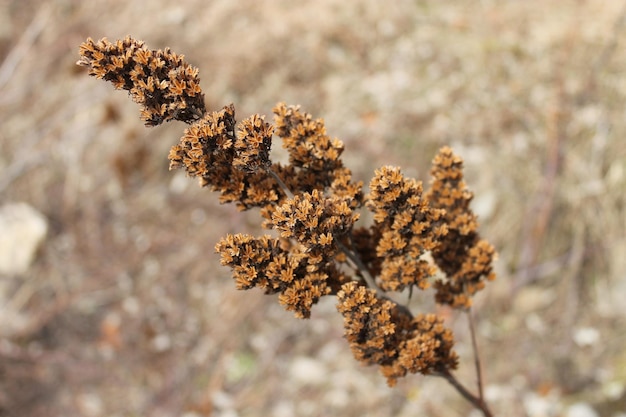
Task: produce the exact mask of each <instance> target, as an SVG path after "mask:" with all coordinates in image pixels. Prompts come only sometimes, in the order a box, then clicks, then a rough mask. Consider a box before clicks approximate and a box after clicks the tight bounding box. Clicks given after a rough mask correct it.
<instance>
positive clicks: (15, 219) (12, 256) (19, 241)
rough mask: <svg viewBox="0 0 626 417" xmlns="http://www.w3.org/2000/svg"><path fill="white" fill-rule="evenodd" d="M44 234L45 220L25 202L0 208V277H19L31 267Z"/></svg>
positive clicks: (46, 226) (45, 228)
mask: <svg viewBox="0 0 626 417" xmlns="http://www.w3.org/2000/svg"><path fill="white" fill-rule="evenodd" d="M47 231H48V222H47V221H46V218H45V217H44V216H43V215H42V214H41V213H39V212H38V211H37V210H35V209H34V208H32V207H31V206H29V205H28V204H26V203H11V204H5V205H3V206H1V207H0V274H7V275H19V274H23V273H24V272H26V270H27V269H28V267H29V266H30V265H31V264H32V262H33V260H34V258H35V253H36V252H37V248H38V247H39V245H40V244H41V242H42V241H43V239H44V237H45V236H46V232H47Z"/></svg>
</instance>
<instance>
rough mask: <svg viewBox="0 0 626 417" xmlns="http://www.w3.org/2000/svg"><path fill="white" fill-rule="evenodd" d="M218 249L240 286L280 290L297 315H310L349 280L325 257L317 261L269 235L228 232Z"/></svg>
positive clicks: (280, 297)
mask: <svg viewBox="0 0 626 417" xmlns="http://www.w3.org/2000/svg"><path fill="white" fill-rule="evenodd" d="M215 249H216V250H217V251H218V252H219V253H220V254H221V258H222V259H221V262H222V265H226V266H229V267H231V268H232V270H233V278H234V280H235V285H236V286H237V288H238V289H240V290H247V289H250V288H253V287H259V288H261V289H264V290H265V292H266V293H267V294H275V293H279V294H280V295H279V297H278V301H279V302H280V303H281V304H282V305H284V306H285V308H286V309H287V310H288V311H293V312H294V313H295V316H296V317H298V318H308V317H310V315H311V307H312V306H313V305H314V304H315V303H317V302H318V301H319V299H320V298H321V297H322V296H324V295H328V294H330V293H331V291H332V287H337V286H338V285H340V284H341V283H342V282H345V280H346V278H345V277H344V276H343V274H341V273H340V272H339V271H338V270H337V269H336V268H334V266H333V265H332V264H331V263H328V262H325V260H324V259H318V260H317V263H315V262H316V260H314V259H313V258H311V257H310V256H308V255H307V254H306V253H305V252H303V250H302V249H303V247H302V246H296V247H287V248H285V247H284V245H283V243H282V242H281V241H280V239H274V238H271V237H269V236H263V237H260V238H255V237H252V236H249V235H244V234H237V235H228V236H226V237H225V238H223V239H222V240H220V242H219V243H218V244H217V245H216V247H215Z"/></svg>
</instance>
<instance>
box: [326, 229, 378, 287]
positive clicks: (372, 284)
mask: <svg viewBox="0 0 626 417" xmlns="http://www.w3.org/2000/svg"><path fill="white" fill-rule="evenodd" d="M335 241H336V242H337V246H339V249H341V251H342V252H343V253H345V254H346V256H347V257H348V259H350V260H351V261H352V262H353V263H354V264H355V265H356V267H357V269H358V270H359V271H361V276H362V277H363V279H364V280H365V282H366V283H367V286H368V287H370V288H371V289H373V290H376V292H378V293H379V294H382V293H383V290H381V289H380V288H379V287H378V285H376V281H374V278H373V277H372V275H371V274H370V272H369V270H368V269H367V267H366V266H365V264H364V263H363V261H361V258H359V257H358V256H356V254H355V253H354V252H352V251H351V250H350V249H349V248H348V247H347V246H346V245H344V244H343V243H341V241H340V240H339V239H335Z"/></svg>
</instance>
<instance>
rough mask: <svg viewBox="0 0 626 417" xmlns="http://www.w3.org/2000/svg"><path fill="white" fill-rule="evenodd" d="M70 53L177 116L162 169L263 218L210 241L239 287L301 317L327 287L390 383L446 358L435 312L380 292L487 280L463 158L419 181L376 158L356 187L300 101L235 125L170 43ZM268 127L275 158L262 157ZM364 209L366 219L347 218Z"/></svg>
mask: <svg viewBox="0 0 626 417" xmlns="http://www.w3.org/2000/svg"><path fill="white" fill-rule="evenodd" d="M80 55H81V59H80V61H79V62H78V64H79V65H82V66H87V67H88V68H89V74H90V75H93V76H96V77H97V78H101V79H104V80H107V81H111V82H112V83H113V84H114V85H115V87H116V88H119V89H125V90H128V91H129V92H130V94H131V96H132V98H133V100H134V101H136V102H137V103H139V104H140V105H141V106H142V109H143V110H142V118H143V119H144V120H145V121H146V124H147V125H157V124H160V123H162V122H163V121H169V120H179V121H183V122H185V123H187V124H189V127H187V129H185V131H184V134H183V136H182V137H181V138H180V141H179V143H178V144H176V145H174V146H173V147H172V148H171V150H170V153H169V160H170V168H171V169H174V168H183V169H185V171H186V172H187V174H188V175H189V176H191V177H196V178H198V179H199V181H200V184H201V185H202V186H206V187H208V188H210V189H211V190H213V191H217V192H219V193H220V201H221V202H223V203H229V202H233V203H235V204H236V205H237V207H238V208H239V209H241V210H247V209H250V208H253V207H259V208H260V209H261V210H260V212H261V215H262V217H263V218H264V222H263V227H265V228H267V229H273V230H275V231H277V232H278V234H279V237H271V236H262V237H253V236H250V235H245V234H236V235H228V236H226V237H225V238H223V239H221V240H220V242H219V243H218V244H217V245H216V247H215V249H216V251H217V252H218V253H220V255H221V263H222V264H223V265H225V266H228V267H230V268H231V269H232V275H233V279H234V281H235V285H236V287H237V288H238V289H242V290H246V289H250V288H253V287H258V288H261V289H263V290H264V291H265V292H266V293H267V294H278V301H279V302H280V303H281V304H282V305H284V306H285V308H286V309H287V310H289V311H293V312H294V314H295V316H296V317H299V318H308V317H310V315H311V308H312V306H313V305H314V304H316V303H317V302H318V301H319V300H320V298H321V297H324V296H331V295H336V296H337V300H338V304H337V310H338V311H339V313H340V314H342V316H343V318H344V326H345V335H346V339H347V340H348V342H349V343H350V346H351V348H352V351H353V352H354V356H355V357H356V358H357V359H358V360H359V361H362V362H364V363H367V364H377V365H379V366H380V368H381V371H382V373H383V374H384V375H385V376H386V377H387V380H388V382H389V384H390V385H393V384H395V382H396V380H397V379H398V378H400V377H403V376H405V375H406V374H407V373H422V374H432V373H436V374H447V371H448V370H451V369H455V368H456V366H457V356H456V354H455V353H454V351H453V350H452V347H453V344H454V339H453V336H452V332H451V331H450V330H449V329H447V328H445V327H444V326H443V323H442V320H441V319H440V318H438V317H437V316H435V315H432V314H430V315H417V316H415V317H414V316H413V315H412V313H411V312H410V311H409V310H408V309H407V308H406V307H404V306H402V305H400V304H398V303H396V302H395V301H392V300H391V299H389V298H388V297H387V296H386V295H384V293H385V292H388V291H402V290H404V289H406V288H408V289H409V290H412V289H413V288H417V289H426V288H427V287H428V286H429V283H430V281H431V279H430V278H431V277H433V276H435V275H436V274H437V272H439V271H440V272H442V273H443V274H439V275H444V276H445V277H444V278H441V279H437V280H436V281H435V284H434V287H435V298H436V300H437V301H438V302H439V303H444V304H449V305H452V306H453V307H458V308H467V307H469V306H470V303H471V297H472V296H473V295H474V294H475V293H476V292H477V291H478V290H480V289H482V288H483V286H484V283H485V278H487V279H493V276H494V275H493V272H492V267H491V263H492V260H493V258H494V256H495V251H494V248H493V246H491V245H490V244H489V243H488V242H487V241H485V240H482V239H480V237H479V235H478V232H477V222H476V216H475V215H474V214H473V213H472V212H471V210H470V208H469V203H470V201H471V198H472V194H471V193H470V192H469V191H468V190H467V188H466V186H465V183H464V181H463V173H462V160H461V158H459V157H458V156H456V155H454V153H453V152H452V151H451V150H450V149H449V148H447V147H446V148H443V149H441V151H440V153H439V154H438V155H437V157H436V158H435V160H434V162H433V168H432V171H431V173H432V177H433V182H432V185H431V187H430V189H429V190H428V191H427V192H426V193H424V192H423V187H422V184H421V182H419V181H416V180H413V179H410V178H405V177H404V176H403V174H402V172H401V171H400V170H399V169H398V168H395V167H382V168H380V169H379V170H377V171H376V172H375V175H374V177H373V179H372V180H371V182H370V185H369V188H370V192H369V194H368V195H367V196H365V195H364V193H363V184H362V183H361V182H354V181H353V180H352V174H351V172H350V170H349V169H347V168H346V167H345V166H344V165H343V162H342V161H341V158H340V157H341V154H342V152H343V149H344V147H343V143H342V142H341V141H339V140H338V139H335V138H331V137H330V136H328V135H327V133H326V128H325V126H324V122H323V120H321V119H313V117H312V116H311V115H310V114H308V113H305V112H303V111H301V110H300V108H299V107H298V106H287V105H285V104H284V103H279V104H278V105H276V107H275V108H274V109H273V112H274V123H273V125H272V124H270V123H268V122H266V121H265V119H264V117H263V116H259V115H252V116H250V117H248V118H246V119H244V120H243V121H242V122H241V123H239V124H237V121H236V120H235V108H234V106H233V105H232V104H231V105H228V106H225V107H223V108H222V109H221V110H219V111H209V112H207V111H206V110H205V107H204V101H203V99H204V95H203V94H202V91H201V90H200V87H199V83H198V81H199V80H198V77H197V76H198V70H197V69H195V68H193V67H191V66H189V65H188V64H186V63H185V62H184V60H183V57H182V55H176V54H173V53H171V52H170V51H169V50H168V49H166V50H165V51H160V50H159V51H153V50H148V49H147V48H145V47H144V44H143V42H141V41H137V40H134V39H132V38H130V37H128V38H126V39H124V40H121V41H117V42H116V43H111V42H109V41H107V40H106V39H102V40H100V41H98V42H94V41H93V40H91V39H88V40H87V41H86V42H84V43H83V44H82V45H81V47H80ZM274 134H275V135H276V136H277V137H278V138H280V139H281V140H282V145H283V147H284V148H285V149H286V151H287V153H288V155H289V162H288V163H287V164H280V163H276V162H272V160H271V158H270V150H271V145H272V138H273V135H274ZM363 208H367V209H369V210H370V211H371V212H372V213H373V218H374V223H373V224H372V225H370V226H361V227H355V224H356V222H357V220H358V219H359V213H358V212H357V210H359V209H363ZM427 254H431V258H432V260H429V259H428V256H426V255H427Z"/></svg>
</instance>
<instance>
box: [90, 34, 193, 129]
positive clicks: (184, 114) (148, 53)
mask: <svg viewBox="0 0 626 417" xmlns="http://www.w3.org/2000/svg"><path fill="white" fill-rule="evenodd" d="M79 53H80V60H79V61H78V65H81V66H86V67H88V68H89V75H93V76H95V77H96V78H102V79H104V80H106V81H110V82H112V83H113V85H114V86H115V88H117V89H121V90H128V91H129V92H130V95H131V97H132V98H133V101H135V102H136V103H139V104H140V105H141V106H142V110H141V118H142V119H143V120H144V121H145V123H146V125H147V126H156V125H159V124H161V123H163V122H168V121H170V120H180V121H183V122H185V123H190V122H192V121H194V120H196V119H198V118H199V117H200V116H201V115H202V114H204V112H205V107H204V94H202V90H201V89H200V79H199V78H198V69H197V68H195V67H192V66H191V65H189V64H187V63H186V62H185V61H184V56H183V55H176V54H174V53H172V52H171V51H170V50H169V49H167V48H166V49H165V50H164V51H161V50H158V51H155V50H149V49H147V48H146V47H145V46H144V43H143V42H142V41H139V40H136V39H133V38H131V37H127V38H125V39H124V40H118V41H117V42H115V43H111V42H109V41H108V40H107V39H106V38H103V39H101V40H100V41H98V42H95V41H94V40H93V39H91V38H89V39H87V40H86V41H85V42H83V43H82V44H81V45H80V51H79Z"/></svg>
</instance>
